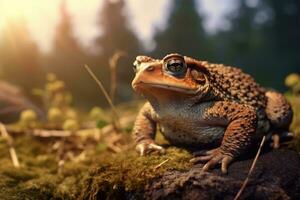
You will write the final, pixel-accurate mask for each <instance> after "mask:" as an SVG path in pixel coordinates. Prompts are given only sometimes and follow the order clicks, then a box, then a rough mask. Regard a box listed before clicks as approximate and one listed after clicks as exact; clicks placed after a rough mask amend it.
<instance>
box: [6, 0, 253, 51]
mask: <svg viewBox="0 0 300 200" xmlns="http://www.w3.org/2000/svg"><path fill="white" fill-rule="evenodd" d="M61 1H62V0H0V13H1V14H0V29H1V28H2V27H3V25H4V24H5V22H6V21H7V20H8V19H10V18H18V17H20V16H23V17H24V18H25V19H26V21H27V24H28V27H29V30H30V32H31V34H32V36H33V38H34V39H35V40H36V41H37V43H38V45H39V47H40V48H41V49H42V50H44V51H48V50H49V49H50V48H51V43H52V40H53V34H54V30H55V26H56V25H57V23H58V21H59V6H60V3H61ZM236 1H237V0H222V1H221V0H198V1H197V8H198V11H199V12H202V13H204V14H205V21H204V26H205V28H206V29H207V30H208V31H210V32H215V31H216V30H218V29H224V28H225V29H226V28H228V27H229V26H230V24H229V22H226V21H224V20H223V15H224V14H226V13H228V12H231V11H232V9H233V6H232V5H234V3H235V2H236ZM250 1H251V0H250ZM102 2H103V1H101V0H88V1H84V3H83V1H82V0H68V1H67V5H68V9H69V12H70V14H71V16H72V17H73V26H74V31H75V34H76V36H77V38H78V39H79V40H80V41H81V42H82V43H83V44H84V45H85V46H86V47H87V48H88V47H90V46H91V42H92V40H93V39H94V38H95V36H97V35H98V34H99V33H100V30H99V27H98V26H97V17H98V15H99V10H100V9H101V6H102ZM171 2H172V0H147V1H141V0H126V3H127V4H126V5H127V7H126V10H127V13H128V16H129V19H130V25H131V26H132V27H133V29H134V30H135V31H136V33H138V36H139V37H140V39H141V41H143V42H144V45H145V46H149V44H151V41H152V40H151V39H152V36H153V33H154V30H155V28H163V27H164V26H165V24H166V19H167V15H168V13H169V12H168V11H169V8H170V3H171Z"/></svg>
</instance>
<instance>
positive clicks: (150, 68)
mask: <svg viewBox="0 0 300 200" xmlns="http://www.w3.org/2000/svg"><path fill="white" fill-rule="evenodd" d="M146 70H147V71H149V72H150V71H153V70H154V67H153V66H148V67H147V68H146Z"/></svg>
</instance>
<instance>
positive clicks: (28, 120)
mask: <svg viewBox="0 0 300 200" xmlns="http://www.w3.org/2000/svg"><path fill="white" fill-rule="evenodd" d="M37 118H38V117H37V114H36V112H35V111H33V110H31V109H28V110H24V111H22V112H21V114H20V119H19V125H20V126H21V127H22V128H24V129H30V128H36V126H37Z"/></svg>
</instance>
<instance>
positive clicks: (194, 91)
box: [139, 81, 200, 94]
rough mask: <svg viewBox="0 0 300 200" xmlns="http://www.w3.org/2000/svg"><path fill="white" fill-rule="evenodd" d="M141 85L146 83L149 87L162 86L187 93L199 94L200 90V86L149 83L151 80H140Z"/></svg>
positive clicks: (162, 87)
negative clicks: (189, 86)
mask: <svg viewBox="0 0 300 200" xmlns="http://www.w3.org/2000/svg"><path fill="white" fill-rule="evenodd" d="M139 84H141V85H145V86H148V87H154V88H161V89H166V90H172V91H175V92H183V93H186V94H197V93H198V92H199V89H200V88H198V87H197V88H188V87H184V86H180V85H175V84H168V85H166V84H163V83H149V82H144V81H141V82H139Z"/></svg>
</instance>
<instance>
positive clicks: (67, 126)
mask: <svg viewBox="0 0 300 200" xmlns="http://www.w3.org/2000/svg"><path fill="white" fill-rule="evenodd" d="M78 129H79V124H78V122H77V121H76V120H74V119H67V120H66V121H65V122H64V124H63V130H65V131H76V130H78Z"/></svg>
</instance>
